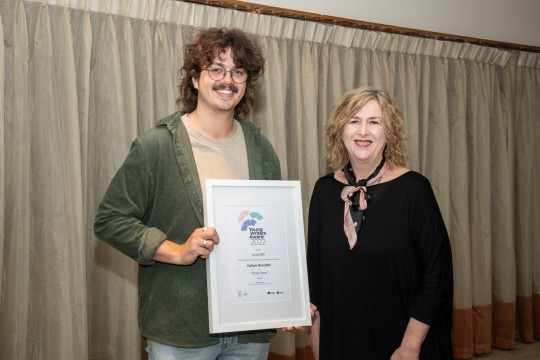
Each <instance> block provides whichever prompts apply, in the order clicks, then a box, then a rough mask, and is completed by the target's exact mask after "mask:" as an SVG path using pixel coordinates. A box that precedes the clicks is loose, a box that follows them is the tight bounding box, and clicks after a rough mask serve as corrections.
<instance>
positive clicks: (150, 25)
mask: <svg viewBox="0 0 540 360" xmlns="http://www.w3.org/2000/svg"><path fill="white" fill-rule="evenodd" d="M0 13H1V18H0V39H3V42H2V43H3V44H4V46H3V47H2V48H1V49H0V109H2V110H3V111H1V112H0V149H2V150H1V151H0V201H2V208H1V210H0V265H1V267H0V282H1V284H2V287H1V291H2V293H1V296H0V299H1V300H0V301H1V302H0V332H1V333H2V334H5V336H2V337H0V358H2V359H3V358H6V359H26V358H40V359H70V360H71V359H140V358H145V354H144V352H142V355H141V346H143V345H142V344H144V342H143V341H142V339H141V337H140V334H139V329H138V323H137V263H136V262H135V261H133V260H132V259H129V258H128V257H126V256H124V255H122V254H121V253H120V252H118V251H117V250H115V249H113V248H111V247H110V246H108V245H106V244H105V243H103V242H101V241H98V240H97V239H95V238H94V235H93V231H92V224H93V220H94V216H95V212H96V209H97V206H98V204H99V202H100V201H101V198H102V196H103V193H104V191H105V190H106V188H107V186H108V184H109V182H110V180H111V178H112V176H113V175H114V174H115V172H116V170H117V169H118V167H119V166H120V165H121V164H122V162H123V161H124V158H125V156H126V155H127V153H128V151H129V147H130V145H131V142H132V141H133V139H134V138H135V137H136V136H137V135H139V134H141V133H142V132H144V131H146V130H147V129H149V128H150V127H152V126H153V124H154V123H155V122H156V121H157V120H159V119H160V118H161V117H163V116H165V115H167V114H169V113H171V112H173V111H175V109H176V101H175V100H176V98H177V97H178V93H177V91H178V90H177V85H178V82H179V79H180V76H179V69H180V68H181V66H182V63H183V45H184V44H185V43H186V42H187V41H188V39H190V37H191V34H192V30H194V29H198V28H204V27H210V26H217V27H219V26H227V27H237V28H241V29H243V30H245V31H247V32H250V33H252V34H255V35H256V36H257V37H258V38H259V40H260V42H261V44H262V46H263V48H264V52H265V54H266V58H267V61H266V71H265V75H264V77H263V78H261V79H260V81H259V82H258V83H257V86H258V93H257V94H258V97H257V98H256V102H255V106H254V111H253V113H252V115H251V117H250V120H252V121H253V122H255V123H256V124H257V125H259V126H260V127H261V129H262V131H263V133H264V134H265V135H266V136H267V137H268V138H269V139H270V140H271V142H272V143H273V144H274V147H275V149H276V152H277V154H278V157H279V159H280V162H281V166H282V175H283V177H284V179H291V180H299V181H300V182H301V186H302V200H303V206H304V220H306V215H307V209H308V206H309V200H310V196H311V191H312V188H313V185H314V183H315V181H316V180H317V179H318V177H319V176H321V175H323V174H325V173H327V172H328V171H330V169H328V167H327V164H326V151H325V148H324V126H325V124H326V121H327V119H328V116H329V114H330V112H331V110H332V107H333V104H334V103H335V102H336V101H337V100H338V99H339V98H340V97H341V96H342V95H343V93H345V92H347V91H349V90H351V89H352V88H355V87H358V86H364V85H371V86H375V87H383V88H385V89H387V90H388V91H389V92H391V93H392V94H393V95H394V97H395V98H396V99H397V102H398V104H399V105H400V107H401V109H402V110H403V112H404V118H405V122H406V128H407V133H408V141H409V151H410V153H409V155H410V159H409V167H410V168H411V169H413V170H416V171H419V172H421V173H422V174H424V175H426V176H427V177H428V178H429V179H430V181H431V183H432V185H433V188H434V191H435V193H436V196H437V199H438V202H439V205H440V208H441V212H442V214H443V217H444V220H445V222H446V225H447V228H448V232H449V235H450V239H451V243H452V250H453V261H454V287H455V291H454V324H453V325H454V331H453V345H454V356H455V357H456V358H461V359H467V358H471V357H472V356H473V355H474V354H483V353H487V352H489V351H490V350H491V348H492V346H495V347H498V348H503V349H512V348H513V347H514V346H515V339H516V338H517V339H520V340H523V341H525V342H531V341H534V339H535V338H540V261H539V260H538V259H540V242H539V241H538V235H537V234H538V233H539V231H540V188H539V187H538V186H537V184H536V180H535V179H536V178H537V177H538V176H540V171H539V166H540V165H539V163H540V145H539V144H540V141H539V139H540V126H538V120H539V119H540V54H535V53H527V52H522V51H513V52H509V51H505V50H502V49H495V48H488V47H482V46H478V45H472V44H461V43H455V42H446V41H438V40H432V39H423V38H415V37H410V36H405V35H395V34H386V33H379V32H375V31H367V30H360V29H352V28H345V27H340V26H334V25H326V24H320V23H313V22H307V21H301V20H293V19H287V18H278V17H272V16H268V15H259V14H255V13H248V12H241V11H234V10H227V9H223V8H217V7H209V6H203V5H196V4H191V3H184V2H178V1H169V0H148V1H145V2H133V1H130V0H119V1H115V2H90V1H87V0H71V1H69V2H66V1H62V0H56V1H53V0H49V1H42V0H24V1H23V0H17V1H14V2H3V3H2V5H1V6H0ZM2 85H3V86H2ZM304 225H307V224H304ZM270 358H271V359H290V360H292V359H312V354H311V351H310V348H309V336H308V334H307V332H304V333H296V334H291V333H282V332H279V331H278V335H277V336H276V337H275V338H274V339H272V345H271V354H270Z"/></svg>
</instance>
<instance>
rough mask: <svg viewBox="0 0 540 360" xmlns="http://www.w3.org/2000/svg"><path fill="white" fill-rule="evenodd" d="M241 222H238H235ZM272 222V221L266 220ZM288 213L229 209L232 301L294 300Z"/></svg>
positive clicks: (276, 209)
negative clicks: (290, 270) (289, 254)
mask: <svg viewBox="0 0 540 360" xmlns="http://www.w3.org/2000/svg"><path fill="white" fill-rule="evenodd" d="M236 219H238V220H237V221H235V220H236ZM266 219H271V221H269V220H266ZM285 221H286V218H285V211H284V209H283V208H282V207H279V206H260V207H258V208H257V209H256V210H254V211H250V210H245V207H239V206H230V207H227V224H228V225H229V231H228V232H227V234H229V235H230V240H229V241H230V242H231V244H232V246H229V254H228V255H229V263H230V265H231V272H232V273H233V274H235V276H233V277H232V278H231V279H230V284H231V302H233V303H235V304H239V303H247V302H254V301H279V300H290V299H291V284H290V281H289V278H290V273H289V256H288V249H287V243H286V241H287V233H286V231H285V229H284V228H283V227H282V226H280V225H281V224H283V223H285ZM233 242H234V244H233Z"/></svg>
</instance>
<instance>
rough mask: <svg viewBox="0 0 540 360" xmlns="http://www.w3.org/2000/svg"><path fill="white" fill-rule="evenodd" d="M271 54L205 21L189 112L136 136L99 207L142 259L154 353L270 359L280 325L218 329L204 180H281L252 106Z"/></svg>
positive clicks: (106, 236)
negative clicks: (211, 306) (210, 286)
mask: <svg viewBox="0 0 540 360" xmlns="http://www.w3.org/2000/svg"><path fill="white" fill-rule="evenodd" d="M264 62H265V59H264V57H263V55H262V50H261V47H260V45H259V44H258V43H257V42H256V41H255V39H254V38H253V37H251V36H250V35H248V34H246V33H245V32H242V31H240V30H236V29H207V30H203V31H200V32H198V33H197V34H196V36H195V38H194V40H193V42H191V43H190V44H188V45H187V46H186V48H185V54H184V65H183V67H182V79H181V83H180V86H179V89H180V97H179V99H178V103H180V104H182V105H183V111H181V112H176V113H174V114H172V115H170V116H168V117H166V118H165V119H162V120H160V121H159V122H158V123H157V124H156V126H155V127H154V128H152V129H150V130H149V131H147V132H145V133H144V134H143V135H141V136H140V137H138V138H137V139H136V140H135V141H134V142H133V145H132V147H131V151H130V153H129V155H128V157H127V159H126V160H125V162H124V164H123V165H122V167H121V168H120V169H119V170H118V172H117V174H116V175H115V177H114V178H113V180H112V181H111V184H110V186H109V189H108V190H107V192H106V193H105V195H104V198H103V201H102V203H101V204H100V206H99V209H98V212H97V216H96V220H95V224H94V231H95V234H96V236H97V237H98V238H100V239H102V240H104V241H106V242H107V243H109V244H111V245H112V246H114V247H115V248H117V249H119V250H120V251H122V252H123V253H124V254H126V255H128V256H130V257H131V258H133V259H134V260H136V261H137V262H138V263H139V325H140V328H141V333H142V335H143V336H144V337H145V338H146V339H147V340H148V348H147V351H148V354H149V358H150V359H151V360H164V359H167V360H174V359H218V358H219V359H261V360H262V359H267V356H268V348H269V342H268V341H269V339H270V338H271V337H272V336H273V335H274V334H275V330H263V331H248V332H239V333H226V334H210V333H209V327H208V297H207V286H206V266H205V262H204V259H206V258H208V256H210V253H211V252H212V250H213V249H214V246H216V245H217V244H218V243H219V234H218V230H217V229H215V228H210V227H208V228H207V227H204V214H203V203H204V201H203V195H204V192H203V188H204V187H203V185H204V181H205V179H257V180H280V179H281V171H280V165H279V160H278V158H277V156H276V153H275V151H274V149H273V147H272V145H271V144H270V142H269V141H268V139H267V138H266V137H264V136H263V135H262V134H261V132H260V130H259V129H258V128H257V127H256V126H255V125H253V124H252V123H250V122H248V121H246V120H242V118H243V117H246V116H247V115H249V113H250V111H251V108H252V106H253V101H254V91H255V85H254V82H255V81H256V80H257V78H258V77H259V76H260V75H262V74H263V72H264Z"/></svg>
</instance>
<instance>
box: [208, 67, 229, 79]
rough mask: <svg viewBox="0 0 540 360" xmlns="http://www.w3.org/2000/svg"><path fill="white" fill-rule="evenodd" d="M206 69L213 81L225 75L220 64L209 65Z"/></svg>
mask: <svg viewBox="0 0 540 360" xmlns="http://www.w3.org/2000/svg"><path fill="white" fill-rule="evenodd" d="M206 70H208V75H210V78H212V80H214V81H219V80H222V79H223V78H224V77H225V69H224V68H222V67H221V66H210V67H209V68H208V69H206Z"/></svg>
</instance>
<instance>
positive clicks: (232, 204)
mask: <svg viewBox="0 0 540 360" xmlns="http://www.w3.org/2000/svg"><path fill="white" fill-rule="evenodd" d="M204 214H205V224H206V226H211V227H215V228H216V229H217V231H218V233H219V237H220V243H219V244H218V245H216V246H215V247H214V251H213V252H212V253H211V254H210V256H209V257H208V259H207V261H206V270H207V271H206V276H207V282H208V312H209V324H210V333H222V332H236V331H247V330H259V329H272V328H283V327H293V326H309V325H311V316H310V313H309V290H308V285H307V284H308V282H307V269H306V251H305V238H304V225H303V214H302V200H301V193H300V182H299V181H274V180H213V179H212V180H206V196H205V212H204Z"/></svg>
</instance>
